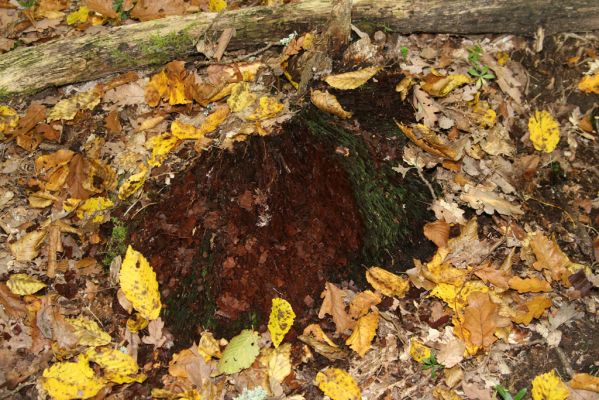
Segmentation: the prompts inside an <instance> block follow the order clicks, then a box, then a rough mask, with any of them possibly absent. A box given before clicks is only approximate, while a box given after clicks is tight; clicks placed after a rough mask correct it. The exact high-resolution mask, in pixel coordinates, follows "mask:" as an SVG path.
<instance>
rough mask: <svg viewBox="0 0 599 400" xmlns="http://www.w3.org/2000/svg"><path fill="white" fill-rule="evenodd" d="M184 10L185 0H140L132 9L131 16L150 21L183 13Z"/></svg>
mask: <svg viewBox="0 0 599 400" xmlns="http://www.w3.org/2000/svg"><path fill="white" fill-rule="evenodd" d="M184 12H185V2H184V1H183V0H139V1H138V2H137V3H136V4H135V7H133V10H131V17H133V18H137V19H139V20H140V21H150V20H152V19H158V18H164V17H167V16H169V15H182V14H183V13H184Z"/></svg>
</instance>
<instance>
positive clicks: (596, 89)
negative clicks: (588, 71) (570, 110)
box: [578, 71, 599, 94]
mask: <svg viewBox="0 0 599 400" xmlns="http://www.w3.org/2000/svg"><path fill="white" fill-rule="evenodd" d="M578 90H581V91H583V92H585V93H595V94H599V71H598V72H595V73H594V74H593V75H585V76H583V77H582V79H581V80H580V82H578Z"/></svg>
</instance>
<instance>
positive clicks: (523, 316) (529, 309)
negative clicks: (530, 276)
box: [510, 295, 552, 325]
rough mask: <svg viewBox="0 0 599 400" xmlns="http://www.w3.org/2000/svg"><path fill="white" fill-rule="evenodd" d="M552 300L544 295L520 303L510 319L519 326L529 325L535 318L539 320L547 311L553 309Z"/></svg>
mask: <svg viewBox="0 0 599 400" xmlns="http://www.w3.org/2000/svg"><path fill="white" fill-rule="evenodd" d="M551 304H552V303H551V300H550V299H549V298H548V297H547V296H544V295H539V296H534V297H531V298H529V299H528V300H526V301H525V302H524V303H520V304H519V305H518V307H516V308H515V309H514V310H513V313H512V315H511V316H510V318H511V319H512V321H514V322H515V323H517V324H523V325H528V324H530V322H531V321H532V320H533V319H534V318H539V317H541V315H543V313H544V312H545V310H546V309H548V308H549V307H551Z"/></svg>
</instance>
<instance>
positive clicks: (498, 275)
mask: <svg viewBox="0 0 599 400" xmlns="http://www.w3.org/2000/svg"><path fill="white" fill-rule="evenodd" d="M474 274H475V275H476V276H478V277H479V278H480V279H482V281H483V282H485V283H490V284H492V285H493V286H495V287H496V288H498V289H502V290H505V289H508V288H509V287H510V285H509V280H510V278H511V277H512V275H511V273H509V272H507V271H504V270H501V269H497V268H495V267H494V266H493V264H491V263H487V264H485V265H484V266H482V267H478V268H476V269H475V270H474Z"/></svg>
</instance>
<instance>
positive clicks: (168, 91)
mask: <svg viewBox="0 0 599 400" xmlns="http://www.w3.org/2000/svg"><path fill="white" fill-rule="evenodd" d="M184 66H185V62H183V61H171V62H170V63H168V64H167V65H166V67H165V68H164V69H163V70H162V71H160V72H159V73H157V74H156V75H154V76H153V77H152V78H151V79H150V82H148V85H147V86H146V89H145V98H146V102H147V103H148V105H150V106H151V107H156V106H157V105H158V103H160V100H164V101H168V103H169V104H170V105H171V106H174V105H176V104H190V103H191V100H190V99H189V98H187V96H186V94H185V82H184V80H185V79H186V77H187V71H185V67H184Z"/></svg>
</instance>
